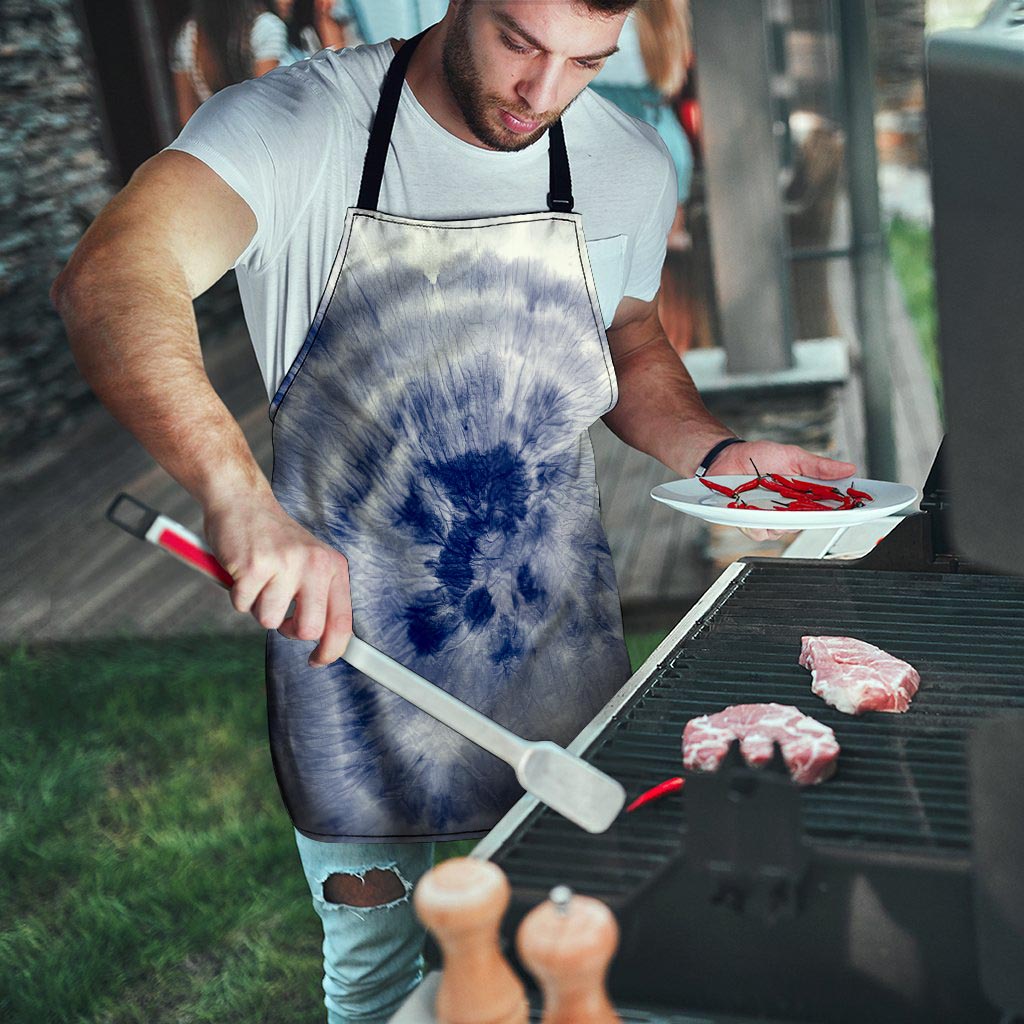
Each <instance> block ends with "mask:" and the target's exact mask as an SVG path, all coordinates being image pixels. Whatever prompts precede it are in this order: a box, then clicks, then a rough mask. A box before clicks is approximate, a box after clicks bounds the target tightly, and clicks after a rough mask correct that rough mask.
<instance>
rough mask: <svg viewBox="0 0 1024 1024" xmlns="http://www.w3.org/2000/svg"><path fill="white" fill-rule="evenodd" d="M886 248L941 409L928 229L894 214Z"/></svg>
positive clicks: (932, 275) (935, 316)
mask: <svg viewBox="0 0 1024 1024" xmlns="http://www.w3.org/2000/svg"><path fill="white" fill-rule="evenodd" d="M889 252H890V255H891V257H892V263H893V267H894V269H895V271H896V277H897V278H898V279H899V282H900V284H901V286H902V288H903V295H904V298H905V299H906V303H907V310H908V311H909V313H910V318H911V320H912V321H913V323H914V327H915V328H916V329H917V336H918V338H919V339H920V342H921V350H922V352H923V353H924V357H925V359H926V361H927V363H928V367H929V369H930V370H931V374H932V381H933V382H934V384H935V393H936V395H938V396H939V399H940V402H939V408H940V409H941V407H942V404H941V398H942V380H941V371H940V368H939V352H938V340H937V337H936V330H937V325H938V318H937V314H936V310H935V272H934V269H933V263H932V233H931V230H930V229H929V228H927V227H923V226H922V225H920V224H914V223H913V222H911V221H908V220H904V219H903V218H901V217H896V218H894V219H893V221H892V222H891V224H890V225H889Z"/></svg>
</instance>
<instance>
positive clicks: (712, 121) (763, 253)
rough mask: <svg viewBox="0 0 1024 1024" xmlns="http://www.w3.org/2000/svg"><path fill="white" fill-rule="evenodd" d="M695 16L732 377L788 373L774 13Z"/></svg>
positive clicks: (755, 6) (701, 2)
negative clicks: (770, 17) (770, 33)
mask: <svg viewBox="0 0 1024 1024" xmlns="http://www.w3.org/2000/svg"><path fill="white" fill-rule="evenodd" d="M767 7H768V8H769V9H771V8H772V4H771V3H770V2H769V3H768V5H767ZM692 10H693V25H694V43H695V48H696V52H697V63H698V67H699V68H700V86H699V90H700V103H701V112H702V121H703V130H702V137H701V143H702V149H703V153H704V166H705V172H706V173H705V180H706V183H707V197H708V224H709V230H710V234H711V260H712V266H713V269H714V279H715V291H716V294H717V297H718V308H719V319H720V322H721V329H722V338H721V342H722V345H723V346H724V348H725V351H726V364H727V366H728V369H729V372H730V373H757V372H767V371H772V370H785V369H788V368H789V367H791V366H792V365H793V362H792V352H791V339H792V336H793V331H792V313H791V310H790V284H789V268H788V265H787V260H786V251H787V249H788V245H787V239H786V231H785V223H784V221H783V214H782V195H781V189H780V184H779V162H778V156H777V153H776V139H775V130H774V129H775V123H774V122H775V113H774V110H773V108H772V75H773V72H774V68H773V66H772V62H771V59H770V47H769V39H768V32H767V28H768V26H767V18H766V5H765V2H764V0H729V2H728V3H723V2H722V0H694V2H693V6H692Z"/></svg>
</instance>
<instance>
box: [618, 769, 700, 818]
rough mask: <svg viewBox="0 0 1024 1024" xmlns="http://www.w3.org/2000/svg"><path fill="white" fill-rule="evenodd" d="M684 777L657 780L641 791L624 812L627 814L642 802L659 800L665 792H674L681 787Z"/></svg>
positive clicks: (640, 805)
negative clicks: (654, 784)
mask: <svg viewBox="0 0 1024 1024" xmlns="http://www.w3.org/2000/svg"><path fill="white" fill-rule="evenodd" d="M685 781H686V780H685V779H681V778H678V777H677V778H674V779H666V780H665V781H664V782H659V783H658V784H657V785H656V786H652V787H651V788H650V789H649V790H647V791H646V792H645V793H641V794H640V795H639V796H638V797H637V798H636V799H635V800H634V801H633V802H632V803H631V804H630V805H629V806H628V807H627V808H626V813H627V814H629V813H630V812H631V811H635V810H636V809H637V808H638V807H643V805H644V804H649V803H650V802H651V801H652V800H660V799H661V798H662V797H663V796H665V794H666V793H675V792H676V791H677V790H680V789H682V788H683V783H684V782H685Z"/></svg>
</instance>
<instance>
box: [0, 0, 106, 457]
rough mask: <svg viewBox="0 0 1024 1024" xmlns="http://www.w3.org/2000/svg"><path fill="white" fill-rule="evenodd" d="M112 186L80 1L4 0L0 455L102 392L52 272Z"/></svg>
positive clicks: (0, 44) (66, 420) (48, 430)
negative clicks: (68, 329)
mask: <svg viewBox="0 0 1024 1024" xmlns="http://www.w3.org/2000/svg"><path fill="white" fill-rule="evenodd" d="M112 192H113V186H112V181H111V175H110V166H109V164H108V162H107V160H106V158H105V156H104V155H103V147H102V143H101V137H100V123H99V118H98V116H97V102H96V97H95V96H94V94H93V88H92V82H91V80H90V78H89V74H88V69H87V68H86V66H85V64H84V61H83V40H82V37H81V33H80V31H79V28H78V26H77V24H76V23H75V21H74V18H73V17H72V13H71V2H70V0H3V2H2V3H0V459H3V460H5V461H6V460H9V459H11V458H12V457H14V456H16V455H17V454H19V453H20V452H23V451H25V450H27V449H29V448H31V447H32V446H33V445H34V444H36V443H38V441H39V440H41V439H42V438H44V437H47V436H50V435H52V434H54V433H56V432H58V431H63V430H68V429H70V428H71V427H72V426H73V425H74V423H75V422H76V420H77V419H78V418H79V416H80V415H81V412H82V410H83V409H85V408H87V407H88V406H89V405H90V404H91V401H92V398H91V394H90V392H89V389H88V386H87V385H86V383H85V381H83V380H82V379H81V377H80V376H79V374H78V371H77V369H76V368H75V365H74V362H73V360H72V358H71V353H70V351H69V349H68V346H67V341H66V340H65V336H64V331H63V327H62V325H61V322H60V320H59V318H58V317H57V314H56V313H55V312H54V311H53V309H52V308H51V306H50V302H49V297H48V292H49V287H50V283H51V282H52V281H53V279H54V277H55V276H56V275H57V273H58V271H59V270H60V268H61V267H62V266H63V265H64V263H65V262H66V261H67V258H68V256H69V255H70V254H71V251H72V249H73V248H74V247H75V244H76V243H77V241H78V239H79V238H80V237H81V235H82V232H83V231H84V230H85V228H86V227H87V226H88V224H89V222H90V221H91V220H92V219H93V217H95V216H96V213H97V212H98V211H99V210H100V208H101V207H102V206H103V204H104V203H105V202H106V201H107V199H108V198H109V197H110V195H111V194H112Z"/></svg>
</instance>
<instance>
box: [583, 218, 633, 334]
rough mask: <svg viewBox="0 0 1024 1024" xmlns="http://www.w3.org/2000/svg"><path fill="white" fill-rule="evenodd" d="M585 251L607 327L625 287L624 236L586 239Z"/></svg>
mask: <svg viewBox="0 0 1024 1024" xmlns="http://www.w3.org/2000/svg"><path fill="white" fill-rule="evenodd" d="M587 252H588V253H589V254H590V272H591V273H592V274H593V276H594V287H595V288H596V289H597V301H598V302H599V303H600V305H601V316H602V318H603V319H604V325H605V327H606V328H607V327H608V325H609V324H610V323H611V322H612V320H613V319H614V317H615V310H616V309H618V306H619V302H620V301H621V299H622V295H623V292H624V291H625V288H626V281H625V277H626V236H625V235H612V236H611V237H610V238H595V239H594V240H593V241H592V242H591V241H589V240H588V241H587Z"/></svg>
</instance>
